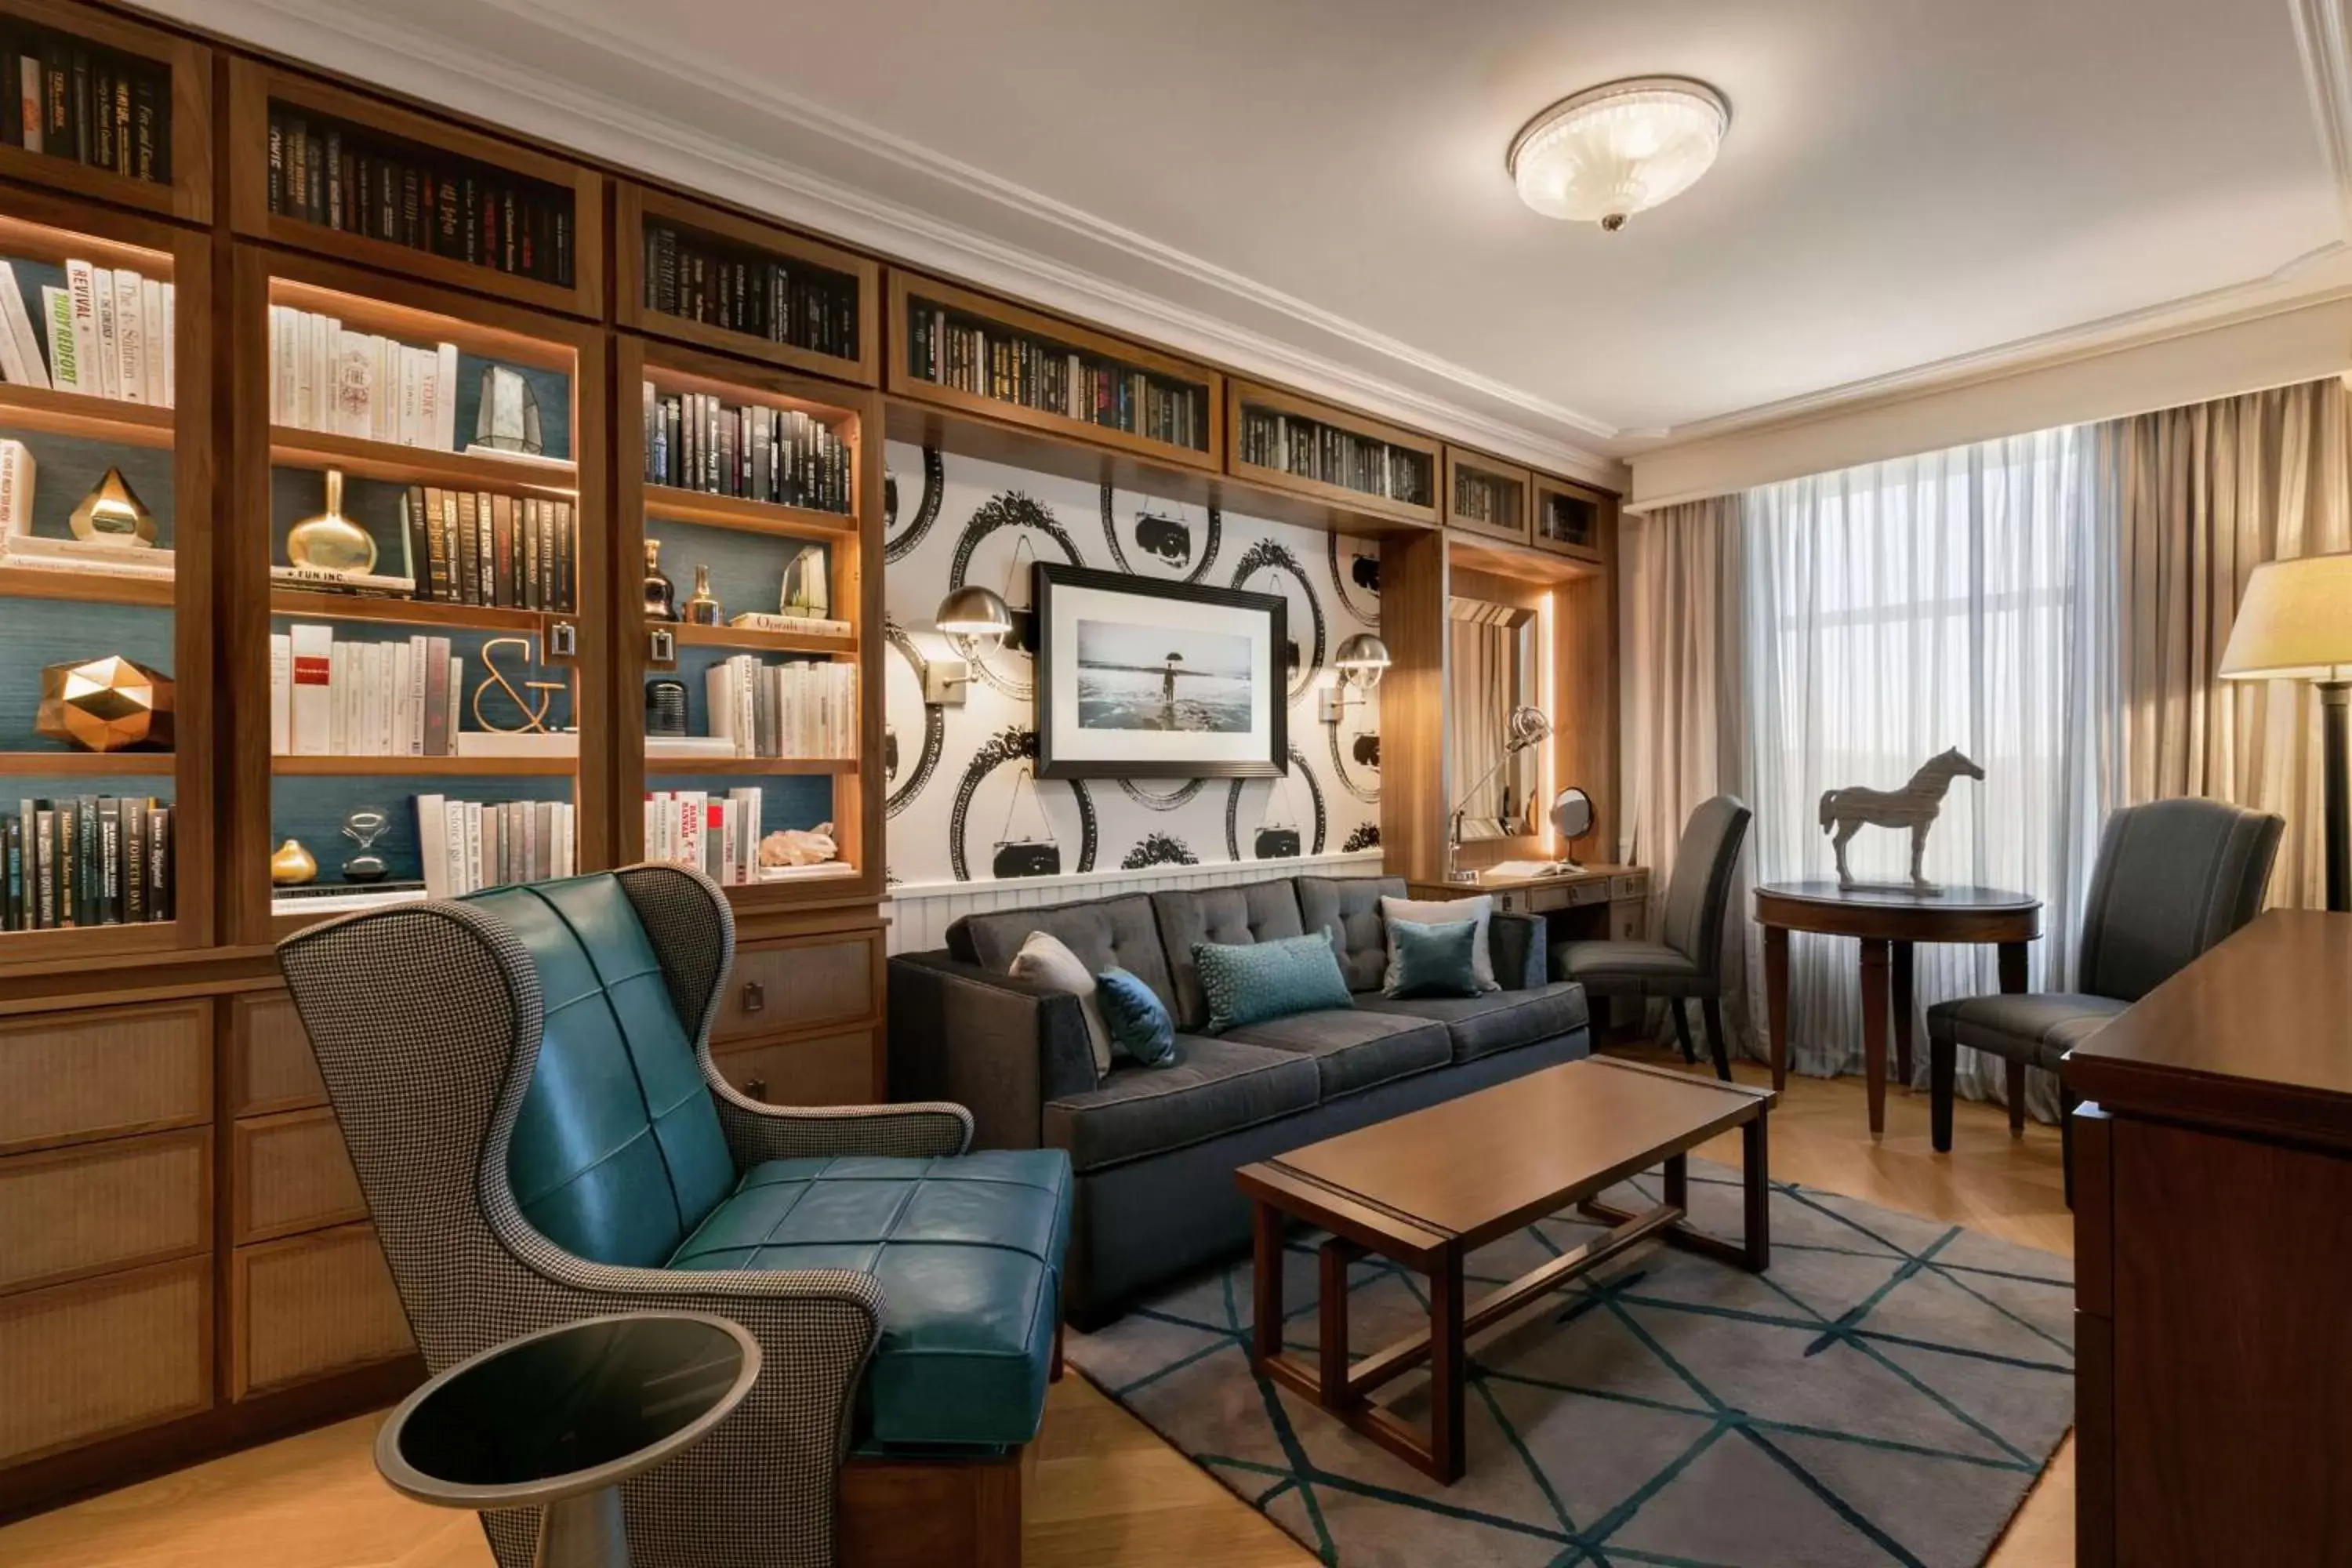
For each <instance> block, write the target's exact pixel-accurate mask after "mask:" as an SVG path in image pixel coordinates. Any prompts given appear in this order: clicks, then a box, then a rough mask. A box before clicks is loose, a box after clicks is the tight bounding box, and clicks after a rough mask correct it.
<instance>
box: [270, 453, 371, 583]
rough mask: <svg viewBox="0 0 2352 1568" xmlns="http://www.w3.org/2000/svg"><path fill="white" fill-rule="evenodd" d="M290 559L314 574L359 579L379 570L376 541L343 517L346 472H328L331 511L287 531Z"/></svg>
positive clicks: (325, 511)
mask: <svg viewBox="0 0 2352 1568" xmlns="http://www.w3.org/2000/svg"><path fill="white" fill-rule="evenodd" d="M286 559H287V560H289V561H291V562H292V563H294V564H295V565H297V566H307V567H309V568H310V569H311V570H312V571H314V572H334V573H339V574H341V575H343V576H347V577H350V576H357V575H360V574H363V573H368V572H373V571H374V570H375V541H374V540H373V539H372V538H371V537H369V535H368V531H367V530H366V529H364V528H362V527H361V526H360V525H359V524H358V523H356V522H353V521H352V520H351V519H350V518H347V517H345V516H344V515H343V471H342V470H341V468H329V469H328V470H327V510H324V511H322V512H320V514H319V515H318V516H316V517H308V518H304V519H303V520H302V521H300V522H298V523H296V524H295V525H294V526H293V527H292V528H290V529H289V530H287V531H286Z"/></svg>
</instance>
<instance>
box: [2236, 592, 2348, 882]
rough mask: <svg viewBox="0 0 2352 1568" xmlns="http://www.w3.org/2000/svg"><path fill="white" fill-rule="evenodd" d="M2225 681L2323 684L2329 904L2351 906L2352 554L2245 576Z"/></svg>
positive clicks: (2322, 756) (2322, 758)
mask: <svg viewBox="0 0 2352 1568" xmlns="http://www.w3.org/2000/svg"><path fill="white" fill-rule="evenodd" d="M2219 673H2220V675H2221V679H2224V680H2308V681H2310V682H2311V683H2312V684H2314V685H2315V686H2316V687H2318V688H2319V720H2320V734H2321V748H2322V749H2321V753H2320V766H2321V768H2322V769H2323V771H2324V772H2325V773H2326V787H2325V790H2324V793H2323V795H2322V796H2321V800H2322V806H2321V810H2322V812H2323V814H2324V817H2325V820H2326V836H2327V849H2326V857H2327V861H2326V863H2327V907H2328V908H2329V909H2331V910H2352V797H2348V796H2347V791H2352V782H2347V778H2346V770H2347V766H2352V763H2347V756H2348V755H2352V737H2347V734H2346V730H2347V721H2352V552H2348V553H2344V554H2336V555H2305V556H2299V557H2297V558H2296V559H2294V560H2292V561H2266V562H2264V563H2263V564H2262V565H2260V566H2257V567H2255V568H2254V572H2253V575H2252V576H2251V577H2249V578H2247V579H2246V596H2245V598H2244V599H2243V600H2242V601H2241V602H2240V604H2239V605H2238V621H2237V624H2236V625H2235V626H2231V628H2230V646H2229V647H2227V648H2226V649H2224V650H2223V651H2222V654H2221V670H2220V672H2219Z"/></svg>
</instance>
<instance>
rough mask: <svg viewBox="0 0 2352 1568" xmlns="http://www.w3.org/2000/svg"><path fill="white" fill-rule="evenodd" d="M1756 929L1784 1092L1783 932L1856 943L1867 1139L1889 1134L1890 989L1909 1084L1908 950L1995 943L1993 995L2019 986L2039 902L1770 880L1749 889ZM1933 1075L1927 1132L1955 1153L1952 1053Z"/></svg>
mask: <svg viewBox="0 0 2352 1568" xmlns="http://www.w3.org/2000/svg"><path fill="white" fill-rule="evenodd" d="M1756 923H1757V924H1758V925H1760V926H1762V927H1763V928H1764V1014H1765V1018H1766V1021H1767V1024H1768V1025H1769V1027H1770V1030H1771V1034H1772V1039H1771V1052H1772V1087H1773V1088H1774V1089H1786V1088H1788V1087H1789V933H1790V931H1819V932H1822V934H1824V935H1828V936H1851V937H1859V938H1861V939H1862V1067H1863V1078H1864V1083H1865V1084H1866V1085H1867V1086H1868V1089H1869V1096H1870V1135H1871V1136H1872V1137H1873V1138H1876V1137H1878V1136H1880V1135H1881V1134H1883V1133H1884V1132H1885V1131H1886V1032H1887V1031H1886V1020H1887V993H1888V991H1889V989H1890V981H1891V983H1892V984H1891V989H1892V990H1893V992H1894V1016H1895V1077H1897V1078H1899V1079H1902V1080H1903V1083H1904V1087H1906V1089H1907V1088H1908V1087H1910V1083H1911V944H1912V943H1914V942H1998V943H2000V988H2001V989H2002V990H2003V991H2022V990H2024V989H2025V944H2026V943H2027V942H2032V940H2033V939H2034V938H2035V937H2037V936H2040V935H2041V934H2042V900H2039V899H2037V898H2035V897H2033V896H2032V894H2031V893H2011V892H2004V891H2003V890H2002V889H1999V888H1938V889H1936V890H1934V891H1933V892H1925V891H1919V890H1916V889H1911V888H1907V887H1905V888H1887V887H1872V886H1859V887H1852V888H1843V887H1840V886H1839V885H1838V884H1837V883H1835V882H1828V881H1820V882H1767V883H1765V884H1764V885H1763V886H1762V887H1760V888H1759V889H1756ZM1933 1066H1934V1069H1935V1071H1936V1073H1937V1075H1938V1077H1939V1079H1942V1080H1943V1081H1942V1083H1941V1087H1942V1089H1943V1090H1944V1092H1943V1093H1941V1094H1938V1095H1937V1096H1936V1110H1935V1114H1934V1117H1933V1120H1932V1124H1931V1126H1930V1128H1929V1135H1930V1137H1931V1138H1932V1139H1933V1141H1934V1142H1935V1145H1936V1148H1937V1150H1938V1151H1939V1152H1942V1151H1948V1150H1949V1149H1950V1148H1951V1146H1952V1096H1951V1084H1950V1081H1949V1080H1950V1074H1951V1071H1952V1058H1951V1056H1950V1055H1949V1053H1946V1054H1943V1055H1940V1056H1938V1057H1937V1058H1936V1060H1935V1062H1934V1064H1933ZM2024 1090H2025V1069H2024V1068H2022V1067H2020V1068H2016V1069H2015V1070H2014V1071H2013V1072H2011V1075H2010V1104H2011V1106H2019V1105H2022V1104H2024V1103H2025V1098H2024Z"/></svg>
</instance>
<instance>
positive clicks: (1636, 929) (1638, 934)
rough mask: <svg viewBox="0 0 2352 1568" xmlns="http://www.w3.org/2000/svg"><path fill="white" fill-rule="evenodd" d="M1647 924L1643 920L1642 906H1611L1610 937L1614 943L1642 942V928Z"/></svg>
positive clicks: (1624, 904)
mask: <svg viewBox="0 0 2352 1568" xmlns="http://www.w3.org/2000/svg"><path fill="white" fill-rule="evenodd" d="M1647 923H1648V922H1646V921H1644V920H1643V918H1642V906H1641V905H1640V904H1639V903H1622V904H1612V905H1610V906H1609V937H1610V940H1611V941H1612V942H1639V941H1641V940H1642V928H1643V926H1644V925H1645V924H1647Z"/></svg>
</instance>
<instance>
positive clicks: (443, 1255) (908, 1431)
mask: <svg viewBox="0 0 2352 1568" xmlns="http://www.w3.org/2000/svg"><path fill="white" fill-rule="evenodd" d="M733 953H734V923H733V920H732V917H731V915H730V910H729V908H728V904H727V901H726V900H725V898H724V897H723V896H722V895H721V894H720V892H719V889H718V888H717V887H716V886H714V885H713V884H712V883H711V882H710V881H709V880H708V879H705V878H703V877H702V876H700V875H698V873H695V872H693V871H690V870H687V869H684V868H678V867H674V866H637V867H632V868H628V869H625V870H622V871H618V872H608V873H602V874H599V875H595V876H590V877H580V878H573V879H567V880H563V881H558V882H548V883H541V884H537V885H534V886H529V887H516V888H501V889H494V890H491V891H488V892H483V893H478V894H475V895H471V896H469V897H467V898H466V899H464V900H456V901H436V902H429V903H415V904H404V905H398V906H394V907H392V908H388V909H383V910H371V911H367V912H364V913H360V914H355V915H351V916H348V917H345V918H344V919H341V920H338V921H330V922H327V923H325V924H322V925H319V926H314V927H312V928H310V930H308V931H302V932H300V933H299V934H297V935H295V936H293V937H290V938H289V939H288V940H287V941H286V942H285V943H284V944H282V945H281V946H280V948H279V950H278V957H279V963H280V964H281V966H282V967H283V968H284V970H285V973H286V977H287V982H288V984H289V988H290V990H291V992H292V994H293V997H294V1001H295V1004H296V1005H297V1006H298V1007H299V1010H300V1012H301V1016H302V1021H303V1023H304V1025H305V1026H306V1027H307V1028H308V1030H309V1031H310V1040H311V1044H312V1047H314V1049H315V1050H316V1052H317V1054H318V1058H319V1066H320V1071H321V1073H322V1074H323V1076H324V1078H325V1079H326V1083H327V1089H328V1092H329V1095H330V1096H331V1099H332V1100H333V1102H334V1107H335V1111H336V1115H337V1117H338V1118H339V1119H340V1121H341V1126H342V1131H343V1137H344V1141H345V1142H346V1143H347V1144H348V1145H349V1147H350V1150H351V1154H352V1164H353V1165H354V1166H355V1167H356V1169H357V1171H358V1173H359V1178H360V1184H361V1186H362V1188H363V1189H364V1191H365V1193H366V1194H367V1199H368V1205H369V1207H370V1209H371V1210H372V1211H373V1215H374V1218H375V1225H376V1230H377V1234H378V1235H379V1237H381V1238H382V1240H383V1250H384V1257H385V1258H386V1260H387V1261H388V1262H389V1263H390V1265H391V1268H392V1275H393V1279H394V1284H395V1285H396V1286H397V1287H398V1289H399V1291H400V1298H401V1302H402V1305H403V1306H404V1308H405V1309H406V1310H407V1313H408V1318H409V1322H410V1325H411V1327H412V1328H413V1329H414V1331H415V1336H416V1342H417V1345H418V1347H419V1348H420V1349H421V1350H422V1351H423V1352H424V1356H425V1364H426V1365H427V1366H428V1367H429V1368H431V1369H432V1370H434V1371H436V1372H437V1371H439V1370H441V1369H442V1368H444V1367H446V1366H449V1365H451V1364H453V1363H457V1362H458V1361H461V1360H464V1359H465V1358H467V1357H468V1356H470V1355H473V1354H475V1353H476V1352H480V1351H482V1350H485V1349H488V1347H490V1346H492V1345H495V1344H498V1343H499V1342H503V1341H505V1340H507V1339H509V1338H510V1337H512V1336H514V1335H517V1334H520V1333H524V1332H527V1331H531V1330H534V1329H541V1328H546V1327H549V1326H551V1325H553V1324H557V1323H561V1322H563V1321H569V1320H572V1319H574V1318H580V1317H586V1316H590V1315H593V1314H596V1313H603V1312H613V1311H625V1310H649V1309H660V1308H674V1309H678V1310H696V1311H704V1312H711V1313H716V1314H718V1315H719V1316H722V1317H726V1318H730V1319H733V1320H734V1321H737V1322H740V1323H741V1324H742V1325H743V1326H744V1327H745V1328H747V1329H748V1330H750V1331H751V1334H752V1336H753V1337H754V1338H755V1339H756V1340H757V1341H758V1342H759V1343H760V1347H761V1351H762V1352H764V1354H765V1364H764V1369H763V1370H762V1372H761V1375H760V1378H759V1381H758V1382H757V1384H755V1385H754V1386H753V1388H752V1390H751V1394H749V1396H748V1397H747V1398H746V1399H745V1400H744V1402H743V1404H742V1405H740V1407H739V1408H738V1410H737V1411H736V1413H735V1414H734V1415H731V1416H730V1417H729V1418H728V1419H727V1420H726V1421H725V1422H723V1423H722V1424H721V1425H720V1426H719V1427H718V1428H716V1429H715V1430H714V1431H713V1432H712V1434H711V1435H710V1436H709V1437H708V1438H706V1439H705V1440H704V1441H703V1442H701V1443H700V1444H699V1445H698V1446H697V1447H694V1448H691V1449H689V1450H688V1451H687V1452H686V1453H685V1454H683V1455H681V1456H680V1457H679V1458H677V1459H674V1460H671V1461H669V1462H668V1463H667V1464H664V1465H661V1466H659V1467H656V1468H654V1469H653V1470H651V1471H649V1472H647V1473H646V1475H644V1476H643V1477H641V1478H639V1479H636V1480H635V1481H632V1482H630V1483H629V1484H628V1485H627V1487H626V1489H625V1510H626V1514H627V1520H628V1525H629V1531H630V1536H631V1543H632V1548H633V1553H634V1555H633V1560H634V1561H635V1562H637V1563H640V1564H642V1565H644V1568H755V1565H756V1568H771V1565H773V1564H779V1563H782V1564H793V1565H796V1568H798V1565H809V1568H822V1565H824V1564H827V1563H832V1562H834V1561H835V1542H836V1530H835V1522H836V1521H835V1499H836V1492H837V1491H838V1492H839V1494H840V1496H841V1497H842V1499H843V1503H842V1509H843V1512H844V1516H845V1518H846V1516H847V1514H848V1510H849V1508H850V1504H849V1501H848V1499H849V1498H850V1497H851V1495H852V1493H853V1492H854V1490H855V1488H854V1487H853V1486H851V1485H850V1484H849V1479H848V1476H847V1474H846V1472H845V1462H846V1463H847V1465H848V1466H849V1467H850V1468H856V1467H857V1466H861V1465H862V1466H883V1467H887V1466H888V1465H890V1464H891V1463H893V1462H894V1460H895V1461H899V1462H902V1463H903V1462H905V1461H906V1460H907V1459H908V1457H909V1456H919V1457H920V1459H921V1461H922V1464H921V1467H920V1471H919V1475H920V1477H921V1478H922V1480H921V1484H920V1486H919V1487H918V1489H917V1491H916V1492H915V1493H909V1492H908V1491H906V1490H905V1489H901V1490H900V1491H899V1492H898V1497H899V1499H900V1501H899V1503H898V1507H899V1509H900V1510H902V1511H905V1510H908V1503H909V1501H917V1500H919V1499H920V1498H921V1497H922V1496H923V1495H924V1494H923V1492H922V1488H923V1487H929V1494H928V1495H929V1500H930V1501H932V1502H935V1503H940V1504H941V1505H942V1506H947V1505H949V1504H950V1502H951V1500H950V1499H948V1498H943V1497H942V1496H941V1495H940V1492H939V1489H938V1486H937V1484H936V1482H937V1478H939V1477H940V1476H942V1475H949V1474H952V1473H953V1472H954V1470H955V1467H954V1466H951V1465H949V1466H943V1465H941V1464H940V1460H942V1459H946V1460H955V1459H968V1460H970V1461H971V1464H972V1466H973V1467H974V1468H975V1473H979V1472H980V1471H991V1472H1001V1473H1002V1475H1009V1476H1010V1477H1011V1478H1012V1489H1011V1492H1010V1503H1011V1507H1012V1510H1013V1521H1014V1528H1015V1529H1017V1521H1018V1510H1019V1503H1018V1499H1019V1492H1018V1484H1017V1482H1018V1467H1017V1462H1016V1461H1017V1458H1018V1455H1019V1450H1020V1448H1021V1446H1022V1445H1023V1444H1024V1443H1026V1442H1027V1441H1028V1440H1029V1439H1030V1437H1032V1436H1034V1434H1035V1432H1036V1428H1037V1423H1038V1419H1039V1416H1040V1414H1041V1412H1042V1409H1043V1404H1044V1398H1045V1382H1046V1380H1047V1378H1048V1377H1049V1375H1050V1369H1051V1367H1052V1366H1053V1365H1054V1364H1055V1358H1054V1351H1055V1346H1056V1344H1057V1338H1056V1336H1057V1333H1058V1330H1059V1323H1060V1296H1061V1271H1062V1260H1063V1254H1064V1250H1065V1247H1066V1242H1067V1237H1068V1231H1069V1208H1070V1196H1069V1191H1070V1188H1069V1165H1068V1161H1067V1158H1066V1156H1065V1155H1064V1154H1063V1153H1061V1152H1059V1151H1057V1150H1029V1151H1005V1152H991V1153H985V1154H977V1155H974V1154H967V1153H966V1152H965V1149H966V1145H967V1144H968V1142H969V1141H970V1138H971V1116H970V1115H969V1113H967V1112H966V1111H965V1110H963V1109H962V1108H961V1107H960V1106H955V1105H947V1104H913V1105H891V1106H874V1107H860V1108H849V1109H833V1110H809V1109H787V1108H782V1107H777V1106H771V1105H765V1104H761V1103H760V1102H757V1101H754V1100H748V1099H746V1098H744V1097H743V1096H742V1095H740V1094H739V1093H737V1092H736V1091H735V1090H734V1089H731V1088H730V1087H729V1086H728V1084H727V1083H726V1082H725V1080H724V1079H721V1078H720V1077H719V1073H718V1072H717V1071H716V1070H715V1069H714V1068H713V1066H712V1063H711V1058H710V1047H709V1028H710V1022H711V1019H712V1016H713V1015H714V1013H715V1011H716V1007H717V1004H718V999H719V994H720V989H721V987H722V985H723V984H724V983H725V980H726V976H727V972H728V968H729V966H730V963H731V961H732V958H733ZM908 1468H909V1470H910V1471H911V1470H912V1467H911V1465H910V1466H908ZM997 1484H998V1485H999V1486H1000V1487H1001V1486H1002V1484H1003V1483H1002V1480H1001V1478H1000V1480H999V1482H998V1483H997ZM1005 1500H1006V1499H1005V1495H1004V1493H1003V1491H1002V1490H1001V1489H1000V1490H999V1491H998V1492H997V1493H996V1494H995V1496H994V1500H993V1503H992V1506H993V1507H995V1508H998V1509H1001V1508H1002V1507H1003V1505H1004V1503H1005ZM917 1506H918V1508H919V1501H917ZM972 1511H973V1512H974V1513H975V1514H978V1513H982V1512H985V1511H986V1510H972ZM534 1523H535V1521H534V1520H533V1519H532V1517H531V1516H530V1513H528V1512H513V1513H505V1514H492V1515H487V1516H485V1519H484V1528H485V1530H486V1531H488V1535H489V1538H490V1542H491V1545H492V1547H493V1549H494V1550H495V1552H496V1553H497V1556H498V1559H499V1564H500V1568H529V1564H530V1560H531V1551H532V1530H533V1527H534ZM857 1528H858V1527H857V1526H856V1524H855V1523H854V1521H853V1522H851V1523H848V1524H845V1529H849V1530H851V1531H856V1529H857Z"/></svg>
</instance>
